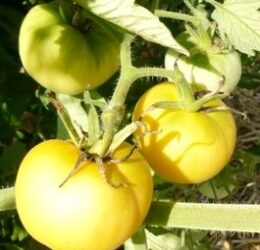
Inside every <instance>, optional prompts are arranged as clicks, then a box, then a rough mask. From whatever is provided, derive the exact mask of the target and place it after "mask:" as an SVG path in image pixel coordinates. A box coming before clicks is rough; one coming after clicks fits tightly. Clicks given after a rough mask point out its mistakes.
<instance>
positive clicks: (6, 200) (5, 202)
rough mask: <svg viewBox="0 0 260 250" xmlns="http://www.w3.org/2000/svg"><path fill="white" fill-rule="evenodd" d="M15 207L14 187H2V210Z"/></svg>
mask: <svg viewBox="0 0 260 250" xmlns="http://www.w3.org/2000/svg"><path fill="white" fill-rule="evenodd" d="M15 208H16V206H15V196H14V187H10V188H3V189H0V212H3V211H7V210H12V209H15Z"/></svg>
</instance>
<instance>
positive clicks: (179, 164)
mask: <svg viewBox="0 0 260 250" xmlns="http://www.w3.org/2000/svg"><path fill="white" fill-rule="evenodd" d="M178 100H179V96H178V92H177V89H176V87H175V85H174V84H173V83H169V82H165V83H161V84H158V85H155V86H154V87H152V88H151V89H149V90H148V91H147V92H146V93H145V94H144V95H143V96H142V97H141V98H140V99H139V101H138V102H137V104H136V107H135V110H134V114H133V119H134V120H137V119H139V117H140V116H141V115H142V114H144V112H145V111H146V110H147V109H148V108H149V107H150V106H151V105H152V104H154V103H155V102H161V101H178ZM216 105H217V106H219V105H222V106H223V107H225V105H224V103H222V102H221V101H220V100H218V99H216V100H213V101H210V102H208V103H206V105H204V107H203V108H207V107H208V108H209V107H214V106H216ZM143 122H144V123H145V124H146V128H144V127H145V126H143V127H141V128H140V129H139V130H138V131H137V132H136V133H135V138H136V140H137V142H138V144H139V146H140V149H141V152H142V153H143V155H144V156H145V158H146V159H147V161H148V162H149V163H150V165H151V167H152V168H153V169H154V170H155V172H156V173H158V174H159V175H160V176H162V177H164V178H165V179H167V180H169V181H172V182H177V183H199V182H203V181H206V180H208V179H210V178H211V177H213V176H215V175H216V174H218V173H219V172H220V171H221V170H222V169H223V168H224V166H225V165H226V164H227V163H228V161H229V160H230V157H231V155H232V153H233V150H234V147H235V142H236V125H235V121H234V118H233V116H232V114H231V112H230V111H228V110H222V111H220V110H218V111H217V110H215V111H214V110H212V111H207V112H203V111H202V112H187V111H183V110H170V109H154V110H152V111H148V112H147V113H146V114H145V115H144V118H143ZM146 130H148V131H150V132H146Z"/></svg>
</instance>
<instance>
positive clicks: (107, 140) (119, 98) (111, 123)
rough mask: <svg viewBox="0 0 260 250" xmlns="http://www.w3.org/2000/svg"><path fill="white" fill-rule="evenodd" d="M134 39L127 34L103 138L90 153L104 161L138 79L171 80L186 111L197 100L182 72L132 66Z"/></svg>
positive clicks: (106, 115)
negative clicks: (127, 100) (127, 98)
mask: <svg viewBox="0 0 260 250" xmlns="http://www.w3.org/2000/svg"><path fill="white" fill-rule="evenodd" d="M133 39H134V37H133V36H132V35H128V34H127V35H126V36H125V39H124V41H123V43H122V45H121V50H120V60H121V74H120V77H119V80H118V82H117V85H116V88H115V90H114V93H113V95H112V98H111V100H110V102H109V104H108V106H107V108H106V109H105V111H104V112H103V113H102V123H103V136H102V138H101V139H100V140H98V141H97V143H95V144H94V145H93V147H91V148H90V150H89V153H91V154H94V155H97V156H100V157H103V156H105V155H106V154H107V152H108V150H109V147H110V145H111V143H112V141H113V138H114V135H115V134H116V132H117V131H118V127H119V125H120V123H121V121H122V118H123V115H124V110H125V106H124V105H125V100H126V97H127V94H128V92H129V89H130V87H131V85H132V84H133V82H135V81H136V80H137V79H138V78H141V77H146V76H156V77H163V78H171V79H172V80H173V81H174V82H175V83H176V85H177V88H178V91H179V93H180V99H181V102H183V103H184V108H188V107H190V106H191V104H192V103H193V102H194V96H193V92H192V90H191V87H190V85H189V84H188V83H187V82H186V80H185V79H184V77H183V75H182V73H181V72H180V71H178V70H174V71H173V70H167V69H163V68H152V67H141V68H136V67H134V66H133V65H132V61H131V42H132V40H133ZM127 132H128V131H127ZM126 137H127V136H126ZM114 143H116V142H114ZM116 144H117V143H116Z"/></svg>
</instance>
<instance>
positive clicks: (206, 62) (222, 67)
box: [165, 32, 242, 93]
mask: <svg viewBox="0 0 260 250" xmlns="http://www.w3.org/2000/svg"><path fill="white" fill-rule="evenodd" d="M177 39H178V41H179V42H180V43H181V44H183V45H184V46H186V47H187V48H189V49H191V50H193V51H192V53H191V56H190V57H185V56H181V57H180V56H179V55H178V53H176V52H174V51H168V53H167V54H166V56H165V67H166V68H167V69H174V67H175V63H176V64H177V65H178V68H179V69H180V70H181V72H182V73H183V74H184V77H185V79H186V81H187V82H188V83H190V84H192V85H193V86H194V87H195V88H197V89H206V90H209V91H216V90H219V91H222V92H226V93H230V92H231V91H232V90H233V89H234V88H235V87H236V86H237V84H238V82H239V80H240V77H241V73H242V66H241V59H240V55H239V54H238V53H237V52H236V51H235V50H231V51H230V50H220V49H218V48H217V47H210V48H208V49H205V50H202V49H200V48H199V45H196V44H195V41H194V39H193V38H192V37H191V36H190V35H189V34H188V33H187V32H184V33H181V34H180V35H179V36H178V37H177ZM196 46H197V47H196ZM222 84H223V85H222Z"/></svg>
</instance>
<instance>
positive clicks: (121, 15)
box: [75, 0, 189, 55]
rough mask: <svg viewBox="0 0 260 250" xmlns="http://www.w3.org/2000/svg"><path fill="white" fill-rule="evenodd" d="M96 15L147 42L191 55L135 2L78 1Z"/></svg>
mask: <svg viewBox="0 0 260 250" xmlns="http://www.w3.org/2000/svg"><path fill="white" fill-rule="evenodd" d="M75 2H77V3H78V4H80V5H81V6H83V7H84V8H88V9H89V10H90V11H91V12H93V13H94V14H95V15H97V16H99V17H102V18H104V19H106V20H108V21H109V22H111V23H113V24H115V25H118V26H120V27H122V28H123V29H125V30H127V31H128V32H131V33H134V34H136V35H139V36H141V37H142V38H144V39H145V40H147V41H150V42H154V43H157V44H160V45H162V46H165V47H169V48H172V49H174V50H177V51H178V52H179V53H182V54H185V55H189V52H188V51H187V50H186V49H185V48H184V47H182V46H181V45H180V44H179V43H178V42H177V41H176V40H175V39H174V38H173V36H172V34H171V32H170V30H169V29H168V28H167V27H166V26H165V25H164V24H163V23H162V22H161V21H160V20H159V18H158V17H157V16H155V15H154V14H153V13H152V12H150V11H149V10H147V9H146V8H144V7H142V6H140V5H137V4H134V1H133V0H113V1H110V0H92V1H89V0H76V1H75Z"/></svg>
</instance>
